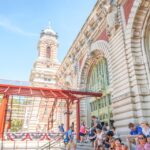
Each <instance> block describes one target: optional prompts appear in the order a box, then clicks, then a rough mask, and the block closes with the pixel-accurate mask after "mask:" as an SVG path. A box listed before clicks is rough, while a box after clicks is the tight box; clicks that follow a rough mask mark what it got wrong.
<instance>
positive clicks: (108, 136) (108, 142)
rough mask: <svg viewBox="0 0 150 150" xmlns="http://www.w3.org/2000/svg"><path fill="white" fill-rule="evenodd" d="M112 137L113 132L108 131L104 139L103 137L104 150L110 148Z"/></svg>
mask: <svg viewBox="0 0 150 150" xmlns="http://www.w3.org/2000/svg"><path fill="white" fill-rule="evenodd" d="M113 136H114V133H113V131H108V132H107V133H106V137H105V140H104V145H105V149H109V148H110V141H112V140H113Z"/></svg>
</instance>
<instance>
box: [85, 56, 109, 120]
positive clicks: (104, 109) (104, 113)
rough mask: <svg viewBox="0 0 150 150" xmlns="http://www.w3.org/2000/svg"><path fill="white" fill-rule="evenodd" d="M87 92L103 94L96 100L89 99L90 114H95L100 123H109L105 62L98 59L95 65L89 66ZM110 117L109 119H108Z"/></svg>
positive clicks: (107, 76) (107, 83) (107, 81)
mask: <svg viewBox="0 0 150 150" xmlns="http://www.w3.org/2000/svg"><path fill="white" fill-rule="evenodd" d="M87 87H88V90H90V91H93V92H99V91H101V92H103V93H105V95H104V96H103V97H101V98H99V99H97V100H93V99H91V103H90V106H91V113H92V114H94V115H95V114H96V115H97V117H98V118H101V120H102V121H104V122H107V123H109V122H110V119H111V118H112V116H111V115H110V113H111V110H110V107H111V106H110V105H111V97H110V94H108V93H107V89H108V87H109V73H108V65H107V60H106V59H105V58H100V59H99V61H98V62H97V63H96V64H93V65H91V69H90V71H89V74H88V82H87ZM110 116H111V118H110Z"/></svg>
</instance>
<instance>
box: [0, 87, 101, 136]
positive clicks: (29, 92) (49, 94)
mask: <svg viewBox="0 0 150 150" xmlns="http://www.w3.org/2000/svg"><path fill="white" fill-rule="evenodd" d="M0 94H3V99H2V103H1V106H0V139H3V134H4V127H5V121H6V113H7V112H6V111H7V107H8V98H9V96H13V95H15V96H29V97H41V98H54V102H53V105H52V109H51V112H50V116H49V119H48V123H49V122H51V127H52V126H53V115H54V110H55V107H56V105H57V103H58V100H59V99H65V100H66V104H67V105H66V107H67V113H66V115H67V117H66V118H67V120H66V121H67V130H68V129H69V106H70V104H71V103H76V121H77V123H76V124H77V131H76V132H77V133H79V127H80V100H82V98H85V97H101V96H102V93H101V92H99V93H96V92H86V91H85V92H83V91H78V90H76V91H75V90H64V89H52V88H43V87H31V86H19V85H9V84H0ZM77 139H79V135H78V134H77Z"/></svg>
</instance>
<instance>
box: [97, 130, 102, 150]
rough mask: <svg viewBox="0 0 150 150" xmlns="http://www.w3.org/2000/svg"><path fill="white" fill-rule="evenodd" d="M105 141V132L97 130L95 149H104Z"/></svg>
mask: <svg viewBox="0 0 150 150" xmlns="http://www.w3.org/2000/svg"><path fill="white" fill-rule="evenodd" d="M103 139H104V132H103V131H102V129H99V128H97V129H96V140H95V149H96V150H100V149H101V148H102V149H104V147H103Z"/></svg>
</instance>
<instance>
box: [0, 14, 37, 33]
mask: <svg viewBox="0 0 150 150" xmlns="http://www.w3.org/2000/svg"><path fill="white" fill-rule="evenodd" d="M0 26H1V27H2V28H4V29H6V30H9V31H11V32H14V33H16V34H19V35H23V36H38V34H35V33H32V32H27V31H24V30H23V29H21V28H20V27H18V26H15V25H14V24H13V23H12V22H11V21H10V20H9V19H7V18H5V17H2V16H0Z"/></svg>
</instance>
